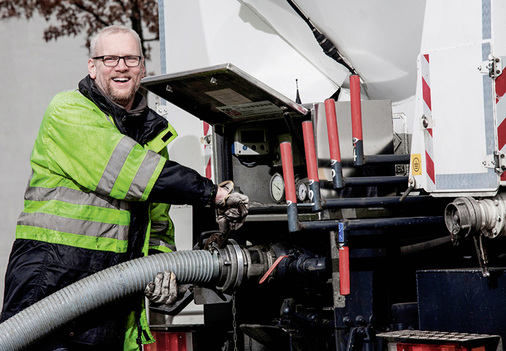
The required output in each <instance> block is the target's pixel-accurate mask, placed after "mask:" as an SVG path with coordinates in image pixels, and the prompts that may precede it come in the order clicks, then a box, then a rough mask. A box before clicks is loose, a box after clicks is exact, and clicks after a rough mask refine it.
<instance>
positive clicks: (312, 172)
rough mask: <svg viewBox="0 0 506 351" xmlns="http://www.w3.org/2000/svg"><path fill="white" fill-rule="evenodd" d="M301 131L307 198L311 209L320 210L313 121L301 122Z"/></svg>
mask: <svg viewBox="0 0 506 351" xmlns="http://www.w3.org/2000/svg"><path fill="white" fill-rule="evenodd" d="M302 133H303V136H304V150H305V153H306V165H307V175H308V180H309V200H310V201H311V204H312V209H313V211H320V210H321V208H322V207H321V197H320V179H319V178H318V161H317V159H316V149H315V142H314V131H313V123H312V122H311V121H305V122H302Z"/></svg>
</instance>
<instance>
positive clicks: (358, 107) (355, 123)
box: [350, 74, 363, 140]
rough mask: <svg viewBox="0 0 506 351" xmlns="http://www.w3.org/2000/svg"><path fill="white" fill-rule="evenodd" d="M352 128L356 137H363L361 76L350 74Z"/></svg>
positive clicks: (360, 138) (359, 138)
mask: <svg viewBox="0 0 506 351" xmlns="http://www.w3.org/2000/svg"><path fill="white" fill-rule="evenodd" d="M350 104H351V129H352V134H353V138H354V139H358V140H363V139H362V138H363V137H362V102H361V100H360V76H358V75H356V74H353V75H351V76H350Z"/></svg>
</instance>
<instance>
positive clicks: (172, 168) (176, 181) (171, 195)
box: [149, 160, 216, 206]
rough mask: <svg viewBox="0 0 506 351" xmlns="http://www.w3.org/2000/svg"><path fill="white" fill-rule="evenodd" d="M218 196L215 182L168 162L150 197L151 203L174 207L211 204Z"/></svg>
mask: <svg viewBox="0 0 506 351" xmlns="http://www.w3.org/2000/svg"><path fill="white" fill-rule="evenodd" d="M215 196H216V186H215V185H214V184H213V182H212V181H211V180H210V179H208V178H205V177H203V176H201V175H200V174H199V173H198V172H197V171H195V170H193V169H191V168H188V167H185V166H183V165H180V164H179V163H177V162H174V161H170V160H167V161H166V162H165V164H164V166H163V168H162V171H161V172H160V176H159V177H158V179H157V180H156V182H155V184H154V186H153V189H152V190H151V193H150V195H149V201H152V202H165V203H170V204H174V205H185V204H186V205H200V206H205V205H207V204H210V203H211V202H212V201H213V200H214V197H215Z"/></svg>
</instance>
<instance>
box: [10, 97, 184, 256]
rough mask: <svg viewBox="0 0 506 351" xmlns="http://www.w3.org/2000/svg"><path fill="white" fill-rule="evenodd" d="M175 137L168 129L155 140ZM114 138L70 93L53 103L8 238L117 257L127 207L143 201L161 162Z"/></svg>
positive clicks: (123, 245) (124, 237) (93, 110)
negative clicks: (21, 208)
mask: <svg viewBox="0 0 506 351" xmlns="http://www.w3.org/2000/svg"><path fill="white" fill-rule="evenodd" d="M169 133H170V137H169V138H166V140H164V141H163V142H162V143H155V142H151V143H149V144H148V145H156V144H157V146H158V147H159V148H160V147H163V148H165V146H166V145H167V144H168V143H169V142H170V141H172V140H173V139H174V138H175V137H176V135H177V134H176V132H175V131H174V129H173V128H172V127H171V126H170V125H169V126H168V128H167V129H166V130H164V131H163V132H162V133H160V134H159V135H158V136H157V138H156V139H157V140H162V139H163V138H164V136H165V135H167V134H169ZM161 150H162V149H158V150H150V149H148V148H147V146H142V145H140V144H138V143H136V142H135V141H134V140H133V139H131V138H129V137H128V136H125V135H123V134H121V133H120V132H119V131H118V130H117V128H116V127H115V126H114V124H113V123H112V121H111V120H110V119H109V117H108V116H107V115H106V114H104V113H103V112H102V111H100V110H99V109H98V108H97V106H96V105H95V104H93V102H91V101H90V100H89V99H87V98H86V97H84V96H83V95H82V94H80V93H79V92H76V91H71V92H64V93H60V94H58V95H56V96H55V98H54V99H53V101H52V102H51V104H50V105H49V107H48V109H47V110H46V113H45V115H44V119H43V121H42V125H41V129H40V132H39V134H38V137H37V139H36V141H35V145H34V149H33V152H32V157H31V165H32V176H31V179H30V182H29V186H28V189H27V191H26V195H25V209H24V211H23V213H22V214H21V216H20V218H19V221H18V226H17V230H16V238H18V239H31V240H39V241H44V242H49V243H53V244H63V245H70V246H75V247H80V248H86V249H91V250H101V251H111V252H116V253H124V252H126V250H127V248H128V232H129V225H130V212H129V208H130V203H129V202H130V201H144V200H146V199H147V197H148V196H149V193H150V191H151V189H152V187H153V185H154V183H155V181H156V179H157V178H158V176H159V174H160V172H161V170H162V168H163V166H164V164H165V162H166V161H167V159H166V158H165V157H162V156H161V155H160V154H158V152H160V151H161Z"/></svg>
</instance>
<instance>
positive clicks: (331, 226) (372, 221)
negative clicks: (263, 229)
mask: <svg viewBox="0 0 506 351" xmlns="http://www.w3.org/2000/svg"><path fill="white" fill-rule="evenodd" d="M340 222H344V223H345V228H344V229H345V230H356V229H378V228H379V229H381V228H386V227H398V226H407V225H429V224H443V223H444V219H443V216H428V217H395V218H364V219H351V220H345V221H340V220H325V221H310V222H299V224H298V226H299V228H300V229H305V230H337V229H338V227H339V223H340Z"/></svg>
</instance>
